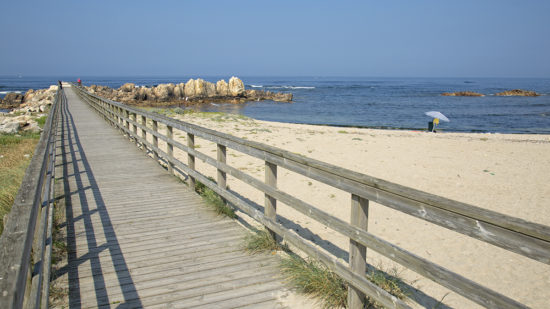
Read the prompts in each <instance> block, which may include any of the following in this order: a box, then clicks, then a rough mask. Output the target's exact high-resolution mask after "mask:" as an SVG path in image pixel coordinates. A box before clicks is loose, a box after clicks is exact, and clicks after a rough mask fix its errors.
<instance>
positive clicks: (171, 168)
mask: <svg viewBox="0 0 550 309" xmlns="http://www.w3.org/2000/svg"><path fill="white" fill-rule="evenodd" d="M173 132H174V131H173V129H172V127H171V126H168V125H167V126H166V137H167V138H168V139H173V138H174V133H173ZM166 153H167V154H168V158H166V160H167V161H168V162H167V163H168V173H170V174H172V175H173V174H174V163H172V161H173V160H174V145H173V144H172V143H170V142H166Z"/></svg>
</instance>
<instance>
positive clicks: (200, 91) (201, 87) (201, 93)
mask: <svg viewBox="0 0 550 309" xmlns="http://www.w3.org/2000/svg"><path fill="white" fill-rule="evenodd" d="M195 96H196V97H205V96H206V82H205V81H204V79H201V78H197V79H196V80H195Z"/></svg>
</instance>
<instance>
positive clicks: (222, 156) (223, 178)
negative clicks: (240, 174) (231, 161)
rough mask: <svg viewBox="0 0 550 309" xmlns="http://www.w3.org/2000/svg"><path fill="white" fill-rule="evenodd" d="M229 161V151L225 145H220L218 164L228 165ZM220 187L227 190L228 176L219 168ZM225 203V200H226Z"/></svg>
mask: <svg viewBox="0 0 550 309" xmlns="http://www.w3.org/2000/svg"><path fill="white" fill-rule="evenodd" d="M226 160H227V149H226V147H225V146H224V145H220V144H218V162H220V163H224V164H225V163H226ZM218 187H220V188H222V189H224V190H225V189H227V175H226V174H225V172H224V171H222V170H220V169H219V168H218ZM224 202H225V200H224Z"/></svg>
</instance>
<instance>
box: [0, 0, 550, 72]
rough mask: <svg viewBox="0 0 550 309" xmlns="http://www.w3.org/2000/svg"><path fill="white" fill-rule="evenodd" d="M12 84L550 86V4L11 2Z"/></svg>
mask: <svg viewBox="0 0 550 309" xmlns="http://www.w3.org/2000/svg"><path fill="white" fill-rule="evenodd" d="M0 12H2V14H1V17H0V38H2V44H1V45H0V75H12V74H22V75H28V76H30V75H33V76H53V75H71V76H75V75H80V76H184V75H185V76H188V75H197V76H202V75H237V76H369V77H372V76H375V77H550V1H548V0H515V1H512V0H494V1H493V0H476V1H471V0H461V1H450V0H449V1H447V0H433V1H429V0H426V1H424V0H417V1H410V0H402V1H397V0H395V1H393V0H386V1H371V0H363V1H346V0H343V1H322V0H319V1H308V0H303V1H298V0H295V1H286V0H280V1H259V0H254V1H238V0H233V1H217V0H208V1H190V0H183V1H182V0H180V1H163V0H160V1H140V0H134V1H125V0H117V1H105V0H97V1H74V0H72V1H69V0H56V1H26V0H20V1H8V0H1V2H0Z"/></svg>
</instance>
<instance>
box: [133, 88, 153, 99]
mask: <svg viewBox="0 0 550 309" xmlns="http://www.w3.org/2000/svg"><path fill="white" fill-rule="evenodd" d="M150 96H151V89H149V88H147V87H139V89H138V90H137V93H136V100H140V101H146V100H148V99H149V97H150Z"/></svg>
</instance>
